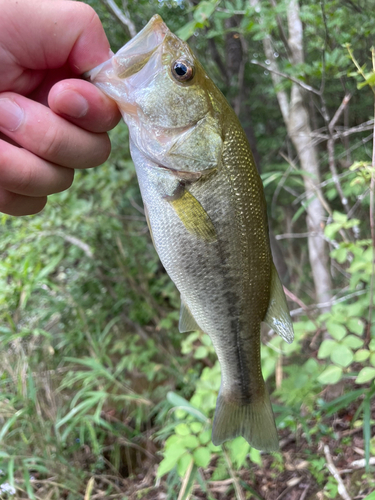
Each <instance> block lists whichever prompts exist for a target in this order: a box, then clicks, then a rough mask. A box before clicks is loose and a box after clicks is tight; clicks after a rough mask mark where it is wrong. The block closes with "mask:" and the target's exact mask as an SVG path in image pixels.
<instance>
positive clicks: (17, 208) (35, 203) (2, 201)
mask: <svg viewBox="0 0 375 500" xmlns="http://www.w3.org/2000/svg"><path fill="white" fill-rule="evenodd" d="M46 203H47V197H46V196H45V197H41V198H29V197H28V196H22V195H21V194H15V193H11V192H9V191H6V190H5V189H1V188H0V212H3V213H4V214H8V215H32V214H36V213H38V212H40V211H41V210H43V208H44V206H45V204H46Z"/></svg>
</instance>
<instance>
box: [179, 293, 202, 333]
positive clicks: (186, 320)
mask: <svg viewBox="0 0 375 500" xmlns="http://www.w3.org/2000/svg"><path fill="white" fill-rule="evenodd" d="M178 329H179V330H180V333H187V332H195V331H196V330H200V328H199V326H198V324H197V322H196V321H195V319H194V318H193V316H192V314H191V312H190V309H189V308H188V306H187V305H185V303H184V302H183V301H182V299H181V311H180V322H179V324H178Z"/></svg>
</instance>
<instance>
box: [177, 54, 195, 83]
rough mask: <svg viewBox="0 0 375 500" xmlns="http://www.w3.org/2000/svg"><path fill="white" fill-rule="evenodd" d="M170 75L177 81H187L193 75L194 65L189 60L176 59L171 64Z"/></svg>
mask: <svg viewBox="0 0 375 500" xmlns="http://www.w3.org/2000/svg"><path fill="white" fill-rule="evenodd" d="M172 75H173V77H174V78H175V79H176V80H177V81H179V82H187V81H188V80H191V79H192V78H193V76H194V66H193V65H192V64H191V63H190V62H189V61H185V60H183V59H180V60H177V61H175V62H174V63H173V64H172Z"/></svg>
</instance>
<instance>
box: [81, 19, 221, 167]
mask: <svg viewBox="0 0 375 500" xmlns="http://www.w3.org/2000/svg"><path fill="white" fill-rule="evenodd" d="M86 77H87V78H88V79H90V80H91V81H92V82H93V83H94V84H95V85H96V86H97V87H99V88H100V89H101V90H102V91H103V92H104V93H106V94H107V95H108V96H109V97H111V98H112V99H114V100H115V101H116V102H117V104H118V106H119V108H120V111H121V113H122V115H123V118H124V120H125V122H126V123H127V125H128V127H129V131H130V136H131V140H132V141H133V142H134V143H135V145H136V147H137V149H138V150H139V151H141V152H142V153H143V154H144V155H146V156H147V158H149V159H150V160H151V161H153V162H154V163H156V164H157V165H161V166H163V167H165V168H167V169H172V170H176V171H186V172H189V171H191V172H200V171H203V170H207V169H209V170H212V168H216V166H217V163H218V161H219V159H220V153H221V147H222V133H221V130H220V119H218V114H219V106H218V105H216V103H215V91H214V89H215V90H216V93H217V92H218V91H217V89H216V87H215V86H214V84H213V82H212V81H211V80H210V79H209V77H208V76H207V74H206V72H205V71H204V69H203V67H202V66H201V65H200V63H199V62H198V60H197V59H196V57H195V55H194V54H193V52H192V51H191V49H190V48H189V46H188V45H187V44H186V43H185V42H183V41H182V40H180V39H179V38H178V37H177V36H176V35H174V34H173V33H172V32H171V31H170V30H169V29H168V27H167V26H166V25H165V23H164V22H163V20H162V19H161V17H160V16H159V15H155V16H153V17H152V19H151V20H150V21H149V23H148V24H147V25H146V26H145V27H144V28H143V30H142V31H140V32H139V33H138V34H137V35H136V36H135V37H134V38H133V39H132V40H130V41H129V42H128V43H127V44H126V45H125V46H124V47H122V48H121V49H120V50H119V51H118V52H117V53H116V54H115V55H114V56H113V57H112V58H111V59H110V60H109V61H106V62H105V63H103V64H101V65H100V66H98V67H97V68H94V69H93V70H91V71H89V72H88V73H87V74H86Z"/></svg>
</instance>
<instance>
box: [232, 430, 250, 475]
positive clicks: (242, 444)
mask: <svg viewBox="0 0 375 500" xmlns="http://www.w3.org/2000/svg"><path fill="white" fill-rule="evenodd" d="M228 448H229V450H230V458H231V460H232V463H233V464H236V466H237V469H239V468H240V467H242V465H243V464H244V463H245V460H246V457H247V455H248V454H249V452H250V445H249V443H248V442H247V441H246V440H245V439H244V438H243V437H241V436H239V437H237V438H235V439H233V441H232V442H231V443H230V445H228Z"/></svg>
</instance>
